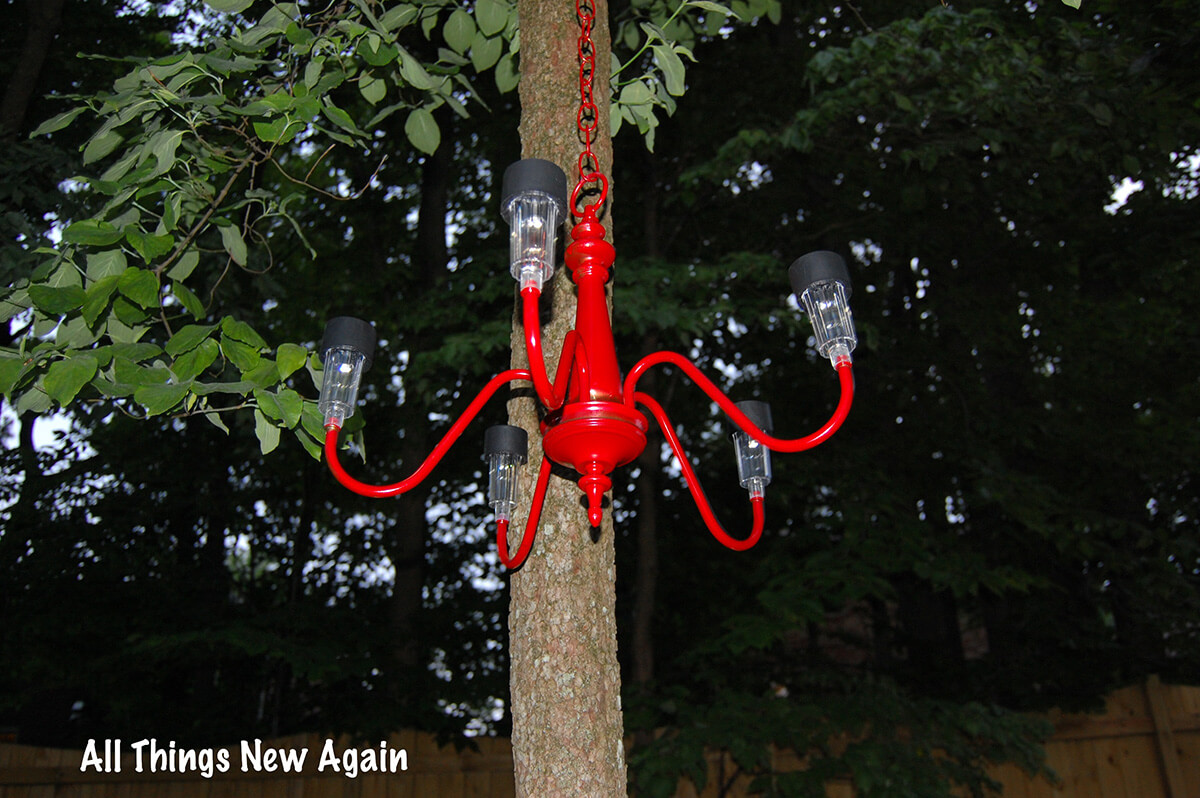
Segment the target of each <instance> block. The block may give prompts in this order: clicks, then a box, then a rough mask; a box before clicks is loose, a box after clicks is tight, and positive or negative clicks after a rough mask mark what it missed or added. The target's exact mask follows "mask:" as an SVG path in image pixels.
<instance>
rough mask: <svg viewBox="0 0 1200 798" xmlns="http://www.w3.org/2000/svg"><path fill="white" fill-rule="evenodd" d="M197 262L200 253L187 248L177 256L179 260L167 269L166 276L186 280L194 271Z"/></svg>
mask: <svg viewBox="0 0 1200 798" xmlns="http://www.w3.org/2000/svg"><path fill="white" fill-rule="evenodd" d="M199 263H200V253H199V252H197V251H196V250H194V249H189V250H188V251H187V252H185V253H183V254H182V255H180V256H179V260H177V261H175V265H174V266H172V267H171V268H170V269H168V270H167V276H168V277H170V278H171V279H172V280H186V279H187V278H188V277H190V276H191V274H192V272H193V271H195V269H196V266H197V265H199Z"/></svg>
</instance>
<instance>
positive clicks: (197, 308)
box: [171, 280, 204, 319]
mask: <svg viewBox="0 0 1200 798" xmlns="http://www.w3.org/2000/svg"><path fill="white" fill-rule="evenodd" d="M171 296H173V297H175V298H176V299H178V300H179V304H181V305H183V307H184V308H185V309H186V310H187V312H188V313H191V314H192V318H194V319H200V318H203V317H204V303H203V302H201V301H200V297H198V296H196V294H195V293H193V292H192V289H190V288H188V287H187V286H186V285H184V284H183V283H181V282H179V281H178V280H176V281H175V282H173V283H171Z"/></svg>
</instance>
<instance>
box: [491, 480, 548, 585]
mask: <svg viewBox="0 0 1200 798" xmlns="http://www.w3.org/2000/svg"><path fill="white" fill-rule="evenodd" d="M549 484H550V461H549V460H547V459H546V458H545V457H543V458H542V467H541V468H539V469H538V478H537V487H535V488H534V490H533V501H531V502H530V503H529V518H527V519H526V521H525V534H524V535H522V536H521V544H520V545H519V546H517V553H516V554H514V555H513V556H512V557H509V556H508V521H507V520H501V521H497V522H496V552H497V553H498V554H499V555H500V562H502V563H503V564H504V567H505V568H507V569H509V570H510V571H515V570H517V569H518V568H520V567H521V566H522V565H524V564H525V558H526V557H528V556H529V552H530V550H531V549H532V548H533V539H534V538H535V537H536V536H537V529H538V522H539V521H540V520H541V517H542V505H543V504H544V503H545V501H546V486H547V485H549Z"/></svg>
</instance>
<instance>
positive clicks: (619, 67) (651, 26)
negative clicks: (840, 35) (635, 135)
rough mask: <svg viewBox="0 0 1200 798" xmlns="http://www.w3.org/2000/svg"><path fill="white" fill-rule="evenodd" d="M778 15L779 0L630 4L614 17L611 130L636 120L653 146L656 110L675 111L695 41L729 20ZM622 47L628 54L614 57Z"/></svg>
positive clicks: (646, 1)
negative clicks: (686, 61) (627, 8)
mask: <svg viewBox="0 0 1200 798" xmlns="http://www.w3.org/2000/svg"><path fill="white" fill-rule="evenodd" d="M781 14H782V5H781V3H780V0H754V2H749V3H747V2H743V1H742V0H733V2H730V3H726V2H712V0H682V2H668V1H667V0H639V1H638V2H634V3H631V4H630V7H629V10H628V12H627V14H626V15H624V16H623V17H621V18H619V19H616V20H614V23H615V29H614V33H613V63H612V108H611V111H610V114H609V129H610V132H611V134H612V135H613V136H616V135H617V132H618V131H619V130H620V129H621V126H622V125H623V124H624V123H626V122H628V123H629V124H631V125H636V126H637V129H638V132H639V133H641V134H642V138H643V140H644V141H645V142H646V149H648V150H650V151H653V150H654V135H655V130H656V128H657V127H658V125H659V123H660V119H659V113H660V112H662V113H665V114H666V115H667V116H670V115H671V114H673V113H675V109H676V106H677V102H678V100H677V98H678V97H680V96H682V95H683V94H684V92H685V91H686V89H687V80H686V79H687V67H686V65H685V63H684V59H687V60H688V61H693V62H694V61H695V60H696V59H695V56H694V55H693V54H692V52H693V49H694V48H695V45H696V42H697V41H698V40H702V39H711V38H713V37H716V36H718V35H719V34H721V33H722V32H723V31H727V30H729V29H730V28H729V25H730V21H731V20H738V21H741V22H744V23H746V24H750V23H752V22H754V21H757V20H758V19H759V18H764V17H765V18H769V19H770V20H771V21H772V22H776V23H777V22H779V20H780V17H781ZM621 51H627V52H629V53H630V54H628V55H625V56H622V57H618V52H621Z"/></svg>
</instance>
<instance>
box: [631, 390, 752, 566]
mask: <svg viewBox="0 0 1200 798" xmlns="http://www.w3.org/2000/svg"><path fill="white" fill-rule="evenodd" d="M633 397H634V400H635V401H636V402H637V403H638V404H640V405H643V406H644V407H645V408H646V409H647V410H649V411H650V412H651V413H653V414H654V418H655V420H656V421H658V426H659V427H661V428H662V431H663V435H664V436H665V437H666V439H667V445H668V446H670V447H671V451H672V452H674V453H675V457H676V458H677V459H678V460H679V467H680V468H681V469H682V470H683V479H684V482H686V483H687V486H688V490H690V491H691V492H692V499H693V500H694V501H695V502H696V509H698V510H699V511H700V516H701V517H702V518H703V519H704V523H705V525H706V526H708V531H709V532H711V533H712V535H713V537H715V538H716V539H717V540H718V541H719V542H720V543H721V545H722V546H725V547H726V548H730V549H733V550H734V551H745V550H746V549H748V548H750V547H751V546H753V545H754V544H755V543H757V542H758V539H759V538H760V537H762V531H763V499H762V497H761V496H758V497H755V498H752V499H751V500H750V505H751V508H752V509H753V511H754V525H753V527H752V528H751V530H750V535H749V536H748V537H747V538H745V539H744V540H738V539H736V538H732V537H730V536H729V534H728V533H727V532H726V531H725V529H724V528H723V527H722V526H721V522H720V521H718V520H717V517H716V515H714V514H713V511H712V507H710V506H709V504H708V497H707V496H705V495H704V488H703V487H702V486H701V485H700V480H699V478H698V477H697V476H696V472H695V471H694V470H693V469H692V464H691V462H690V461H689V460H688V456H687V452H685V451H684V450H683V444H682V443H680V442H679V436H678V435H676V434H675V427H674V425H673V424H671V419H669V418H667V411H665V410H663V408H662V405H660V404H659V403H658V402H656V401H654V400H653V399H651V398H650V397H649V396H647V395H646V394H644V393H638V394H634V395H633Z"/></svg>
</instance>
